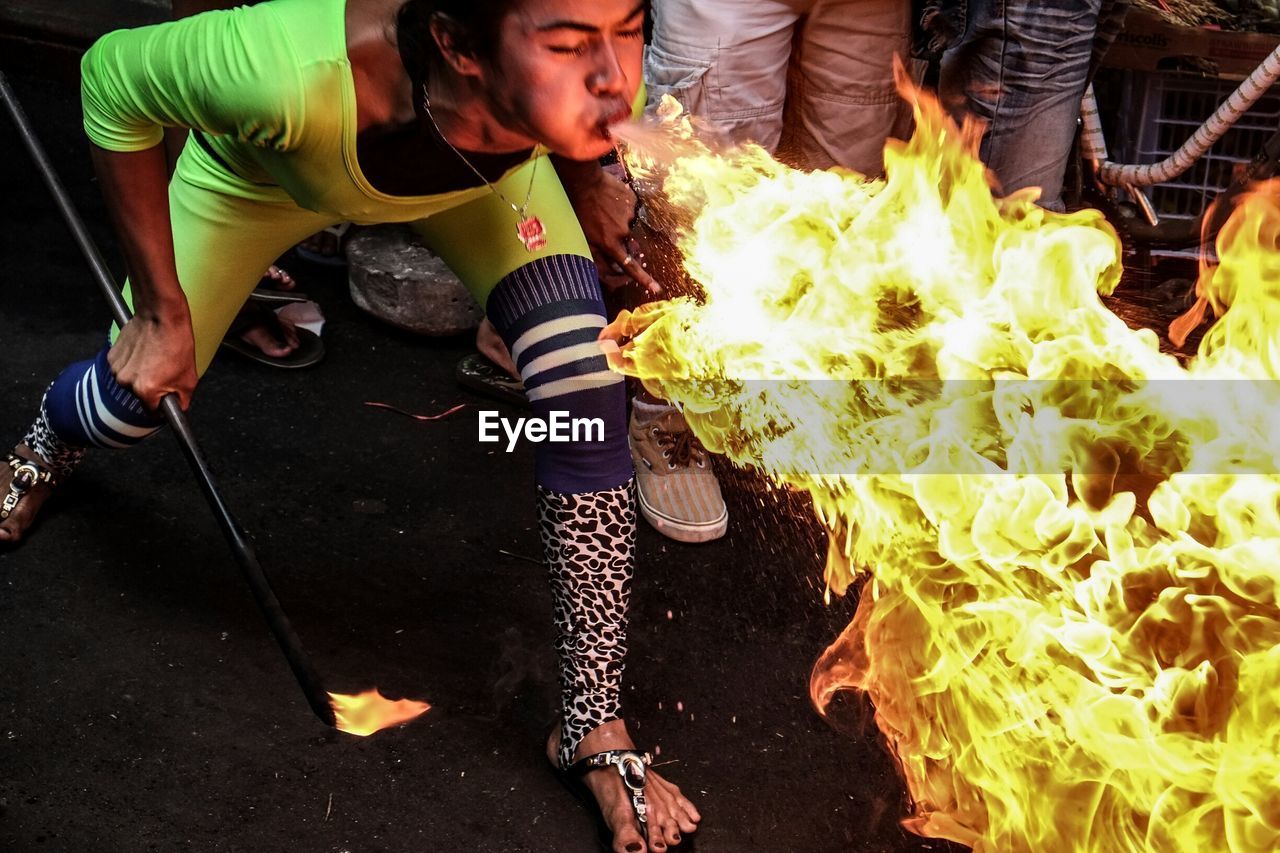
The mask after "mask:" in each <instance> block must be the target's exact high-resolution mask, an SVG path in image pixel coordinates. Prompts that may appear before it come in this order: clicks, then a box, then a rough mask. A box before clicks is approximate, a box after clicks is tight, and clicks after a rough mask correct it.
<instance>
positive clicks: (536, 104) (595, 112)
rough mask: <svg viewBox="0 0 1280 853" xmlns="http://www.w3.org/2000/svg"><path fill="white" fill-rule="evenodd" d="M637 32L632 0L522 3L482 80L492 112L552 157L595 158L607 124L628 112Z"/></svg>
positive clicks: (603, 147) (636, 73) (506, 23)
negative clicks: (484, 81) (545, 149)
mask: <svg viewBox="0 0 1280 853" xmlns="http://www.w3.org/2000/svg"><path fill="white" fill-rule="evenodd" d="M643 28H644V3H643V2H637V0H522V1H521V2H520V3H518V4H517V5H516V8H515V10H514V11H512V12H511V13H510V14H508V15H507V16H506V18H505V19H504V20H503V22H502V28H501V35H500V38H499V42H498V50H497V51H496V52H495V54H494V56H495V58H494V60H493V62H492V64H491V66H490V68H489V71H490V74H489V75H487V76H488V82H489V84H490V85H489V89H490V93H491V102H492V103H493V105H494V107H495V113H496V114H497V115H498V117H499V118H500V119H502V120H503V121H504V122H505V123H507V124H508V125H509V129H511V130H515V131H518V132H521V133H523V134H525V135H526V136H528V137H529V138H530V139H533V140H536V141H538V142H541V143H542V144H543V145H546V146H547V147H548V148H550V149H551V150H552V151H555V152H556V153H557V154H562V155H564V156H566V157H570V158H572V159H575V160H591V159H595V158H597V157H600V156H601V155H603V154H605V153H606V152H608V151H609V149H610V148H611V147H613V140H612V139H611V138H610V136H609V130H608V128H609V125H610V124H614V123H617V122H619V121H623V120H625V119H626V118H627V117H628V116H629V115H630V114H631V103H632V101H633V100H634V98H635V95H636V92H637V91H638V89H639V87H640V74H641V72H640V62H641V52H642V50H643V47H644V30H643Z"/></svg>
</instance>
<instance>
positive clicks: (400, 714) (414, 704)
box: [329, 688, 431, 737]
mask: <svg viewBox="0 0 1280 853" xmlns="http://www.w3.org/2000/svg"><path fill="white" fill-rule="evenodd" d="M329 700H330V702H331V703H332V705H333V714H334V717H335V719H336V721H337V722H336V723H335V726H336V727H337V729H338V731H343V732H347V733H348V734H353V735H360V736H361V737H365V736H368V735H371V734H373V733H374V732H380V731H382V730H383V729H388V728H391V727H392V726H398V725H400V724H401V723H407V722H409V721H410V720H413V719H416V718H417V717H419V716H420V715H422V714H425V713H426V712H427V711H429V710H430V709H431V706H430V705H428V704H427V703H426V702H418V701H415V700H413V699H388V698H387V697H385V696H383V695H382V694H381V693H379V692H378V690H377V688H374V689H373V690H366V691H365V692H363V693H357V694H355V695H347V694H343V693H330V694H329Z"/></svg>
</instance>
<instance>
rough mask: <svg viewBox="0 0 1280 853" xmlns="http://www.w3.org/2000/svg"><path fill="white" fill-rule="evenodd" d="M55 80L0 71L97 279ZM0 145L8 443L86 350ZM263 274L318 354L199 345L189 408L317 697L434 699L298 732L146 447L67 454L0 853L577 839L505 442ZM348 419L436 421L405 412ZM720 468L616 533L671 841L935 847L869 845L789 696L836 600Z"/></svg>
mask: <svg viewBox="0 0 1280 853" xmlns="http://www.w3.org/2000/svg"><path fill="white" fill-rule="evenodd" d="M73 59H74V57H73V56H69V55H63V56H61V57H53V58H50V57H48V56H45V55H44V54H36V55H32V54H29V53H26V52H17V51H14V52H10V53H9V55H8V56H7V57H0V67H3V68H4V70H6V71H7V72H8V73H9V74H10V77H11V82H12V83H13V85H14V88H15V90H16V91H17V94H18V96H19V98H20V100H21V101H22V103H23V105H24V106H25V107H26V109H27V111H28V112H29V114H30V115H31V118H32V121H33V123H34V125H35V127H36V130H37V132H38V134H39V135H40V137H41V138H42V140H43V142H44V144H45V146H46V147H47V149H48V151H49V154H50V156H51V157H52V159H53V160H54V162H55V165H56V167H57V168H58V169H59V171H60V172H61V175H62V177H63V180H64V181H65V182H66V184H67V186H68V188H69V190H70V192H71V194H72V196H73V197H74V199H75V201H76V203H77V205H78V207H79V209H80V211H81V213H82V215H83V216H84V218H85V219H86V220H87V221H88V223H89V225H90V228H91V230H92V231H93V233H94V235H95V236H96V238H97V239H98V240H99V241H100V244H101V246H102V247H103V249H104V251H105V252H106V254H107V256H108V257H109V258H110V259H111V260H112V261H113V262H115V259H116V257H117V255H116V252H115V247H114V244H113V242H112V238H111V234H110V229H109V227H108V225H107V221H106V216H105V213H104V210H103V207H102V204H101V201H100V199H99V197H98V194H97V189H96V187H95V185H94V183H93V180H92V175H91V170H90V167H89V161H88V156H87V143H86V142H85V140H84V138H83V135H82V133H81V131H80V127H79V110H78V93H77V87H76V83H75V79H74V63H73V61H71V60H73ZM0 125H2V126H0V164H3V165H2V166H0V194H2V195H0V197H2V198H3V199H4V202H5V203H4V204H3V206H0V246H2V247H3V253H2V257H3V260H4V266H3V272H2V273H0V275H2V276H3V279H2V280H3V282H4V286H3V289H2V290H0V293H2V294H3V297H2V298H3V307H2V308H0V434H3V435H5V436H8V437H9V438H7V439H6V441H9V440H16V439H17V438H18V437H19V436H20V435H21V433H22V431H23V430H24V429H25V427H26V425H27V424H28V423H29V421H30V419H31V416H32V415H33V413H34V407H35V406H36V404H37V402H38V400H39V397H40V394H41V391H42V390H43V388H44V386H45V385H46V384H47V383H48V382H49V381H50V379H52V378H53V377H54V376H55V375H56V374H57V373H58V372H59V371H60V370H61V369H62V368H63V367H64V366H65V365H67V364H68V363H70V362H72V361H74V360H79V359H82V358H86V357H89V356H90V355H92V354H93V353H94V352H95V351H96V350H97V349H98V347H99V346H100V345H101V343H102V341H103V336H104V333H105V331H106V327H107V311H106V307H105V303H104V302H103V300H102V298H101V297H100V296H99V295H98V292H97V290H96V285H95V284H94V283H93V281H92V279H91V277H90V275H89V273H88V269H87V267H86V266H85V265H84V263H83V261H82V260H81V258H80V256H79V254H78V252H77V250H76V248H75V246H74V244H73V243H72V241H71V239H70V237H69V235H68V234H67V232H66V231H65V229H64V227H63V226H62V224H61V222H60V220H59V219H58V217H57V214H56V211H55V209H54V207H53V205H52V203H51V201H50V199H49V197H48V195H47V193H46V191H45V190H44V188H43V186H42V185H41V184H40V183H39V179H38V176H37V175H36V173H35V170H34V168H33V167H32V166H31V165H30V162H29V161H28V159H27V158H26V155H25V153H24V152H22V151H21V150H20V147H19V144H18V141H17V137H16V135H15V134H14V133H13V132H12V130H11V127H10V126H9V125H8V123H7V121H5V122H0ZM116 266H117V269H118V263H117V264H116ZM289 269H290V270H291V272H293V273H294V275H295V276H296V277H297V278H298V279H299V280H300V282H301V283H302V285H303V287H304V289H305V290H306V291H307V292H309V293H311V294H312V295H313V296H315V298H316V299H317V300H318V301H319V302H320V303H321V304H322V306H323V308H324V311H325V313H326V315H327V317H328V325H327V327H326V329H325V332H324V339H325V342H326V345H327V348H328V356H327V358H326V360H325V361H324V362H323V363H322V364H321V365H319V366H318V367H316V368H314V369H311V370H306V371H298V372H286V371H279V370H272V369H270V368H266V367H261V366H259V365H256V364H253V363H250V362H247V361H243V360H239V359H237V358H236V357H235V356H233V355H230V354H227V355H220V356H219V358H218V359H217V361H216V362H215V363H214V365H213V368H212V369H211V371H210V372H209V374H208V375H207V376H206V377H205V379H204V381H203V382H202V383H201V386H200V389H199V391H198V393H197V396H196V402H195V404H194V406H193V408H192V410H191V413H190V415H191V421H192V423H193V426H194V429H195V432H196V434H197V436H198V437H199V439H200V441H201V443H202V445H203V448H204V450H205V452H206V454H207V456H208V457H209V459H210V461H211V463H212V465H213V468H214V470H215V473H216V475H217V479H218V482H219V484H220V486H221V488H222V490H223V492H224V494H225V497H226V498H227V500H228V502H229V503H230V505H231V507H232V508H233V510H234V512H235V513H236V514H237V516H238V517H239V519H240V521H241V523H242V524H243V525H244V527H245V528H247V529H248V531H250V533H251V534H252V536H253V539H254V542H255V545H256V548H257V550H258V554H259V557H260V558H261V561H262V563H263V565H264V566H265V567H266V570H267V572H268V574H269V575H270V577H271V579H272V582H273V584H274V586H275V589H276V591H277V593H278V594H279V597H280V599H281V601H282V602H283V603H284V606H285V609H286V610H287V611H288V613H289V615H290V616H291V618H292V620H293V623H294V627H295V628H296V630H297V632H298V634H299V635H300V636H301V637H302V640H303V642H304V644H305V645H306V647H307V649H308V651H309V652H310V654H311V657H312V658H313V660H314V663H315V665H316V667H317V669H318V670H319V671H320V673H321V674H322V675H323V676H324V677H325V679H326V681H327V686H328V688H329V689H330V690H334V691H337V692H344V693H354V692H357V691H359V690H363V689H366V688H368V687H371V686H373V685H377V686H378V687H380V688H381V689H382V690H383V691H384V692H386V693H387V694H389V695H392V696H411V697H414V698H419V699H425V700H427V701H429V702H431V703H432V705H433V708H432V710H431V711H430V712H428V713H427V714H426V715H425V716H424V717H422V718H421V719H419V720H417V721H415V722H413V723H412V724H409V725H407V726H404V727H402V728H398V729H393V730H389V731H385V732H382V733H380V734H377V735H375V736H373V737H371V738H367V739H362V738H357V737H354V736H350V735H345V734H340V733H336V732H333V731H330V730H327V729H326V728H324V727H323V726H322V725H320V724H319V723H318V722H317V720H316V719H315V718H314V717H313V716H312V714H311V712H310V711H309V710H308V708H307V706H306V704H305V702H304V700H303V698H302V695H301V693H300V692H299V690H298V688H297V686H296V684H295V683H294V681H293V679H292V676H291V675H290V673H289V670H288V669H287V667H286V665H285V662H284V659H283V657H282V656H281V654H280V653H279V651H278V650H277V648H276V646H275V644H274V642H273V641H272V639H271V637H270V636H269V634H268V633H267V630H266V628H265V625H264V623H263V621H262V619H261V618H260V616H259V614H258V612H257V610H256V607H255V605H254V602H253V600H252V598H251V596H250V595H249V592H248V589H247V587H246V585H245V584H244V582H243V581H242V579H241V578H240V576H239V573H238V570H237V568H236V566H235V563H234V561H233V559H232V557H231V553H230V551H229V549H228V546H227V545H226V542H225V541H224V539H223V538H222V536H221V534H220V533H219V531H218V529H217V527H216V525H215V523H214V520H213V517H212V515H211V513H210V511H209V510H208V508H207V506H206V504H205V502H204V500H203V498H202V497H201V495H200V493H199V491H198V489H197V487H196V485H195V482H194V480H193V478H192V475H191V474H190V473H189V471H188V468H187V466H186V464H185V462H184V460H183V459H182V457H181V455H180V453H179V451H178V448H177V446H176V443H175V441H174V439H173V438H172V436H169V435H165V434H162V435H159V436H157V437H155V438H153V439H152V440H150V441H148V442H147V443H145V444H144V445H142V446H140V447H138V448H135V449H133V450H131V451H129V452H128V453H127V454H123V453H109V452H98V453H93V454H91V455H90V456H89V457H88V459H87V460H86V462H85V463H84V465H83V467H82V468H81V470H80V472H79V473H78V474H77V476H76V477H75V478H74V479H73V480H71V481H70V482H68V483H67V484H66V485H65V486H64V487H62V488H60V489H59V490H58V493H57V494H56V496H55V498H54V499H53V500H52V501H51V502H50V504H49V505H48V506H47V508H46V512H45V513H44V517H43V518H42V520H41V521H40V523H39V525H38V526H37V528H36V529H35V530H34V531H33V535H32V536H31V538H30V539H29V541H27V542H26V543H25V544H23V545H21V546H20V547H18V548H17V549H13V550H10V551H5V552H0V649H3V653H2V654H0V850H3V851H9V853H27V851H62V850H65V851H78V853H79V852H80V851H88V852H89V853H96V851H103V853H116V852H117V851H121V852H122V853H127V851H151V850H156V851H177V850H193V851H252V852H253V853H271V851H297V853H312V851H315V853H339V851H350V853H366V851H368V852H369V853H373V851H441V850H477V851H520V850H539V851H544V850H555V851H578V850H582V851H587V850H593V849H595V848H596V844H597V841H596V834H595V828H594V822H593V819H592V816H591V815H590V814H589V813H588V812H587V811H586V810H585V809H583V808H582V807H581V806H580V805H579V804H578V803H577V801H575V800H574V799H573V798H572V797H571V796H570V795H569V794H568V793H566V792H565V790H564V789H563V788H562V787H561V786H560V784H559V782H558V780H557V779H556V778H555V776H554V775H553V774H552V773H551V772H550V771H549V769H548V765H547V763H546V760H545V757H544V755H543V741H544V739H545V735H546V733H547V730H548V727H549V725H550V723H551V721H552V715H553V711H552V709H553V695H554V677H555V667H554V659H553V654H552V652H551V648H550V641H551V624H550V597H549V593H548V591H547V588H546V585H545V582H544V578H543V570H542V569H541V567H540V566H538V565H536V564H535V562H536V561H537V560H538V558H539V545H538V541H537V531H536V528H535V519H534V512H533V493H532V454H531V451H530V448H529V446H528V445H527V444H525V445H522V446H520V447H519V448H518V449H517V451H516V452H515V453H512V454H507V453H503V452H502V451H501V450H496V451H495V450H494V449H493V445H481V444H479V443H478V442H477V440H476V411H477V409H478V408H499V409H502V407H501V406H500V405H498V404H493V403H489V402H487V401H484V400H482V399H480V398H477V397H475V396H473V395H471V394H470V393H468V392H465V391H463V390H461V389H459V388H458V387H457V386H456V385H455V383H454V379H453V370H454V364H455V362H456V361H457V360H458V358H459V357H461V356H462V355H464V354H466V353H467V352H469V351H470V341H469V340H467V339H449V340H428V339H423V338H418V337H414V336H410V335H406V334H402V333H399V332H396V331H395V330H392V329H390V328H388V327H386V326H385V325H382V324H380V323H379V322H378V321H376V320H374V319H372V318H370V317H367V316H366V315H364V314H362V313H361V312H360V311H359V310H358V309H356V308H355V307H354V306H353V305H352V303H351V301H350V298H349V297H348V295H347V293H346V282H345V275H344V273H343V272H341V271H334V270H329V269H319V268H315V267H311V266H307V265H305V264H302V263H300V262H297V261H292V262H290V263H289ZM370 400H373V401H381V402H386V403H391V404H393V405H396V406H400V407H402V408H405V409H409V410H413V411H418V412H427V413H431V412H439V411H442V410H444V409H447V408H449V407H451V406H453V405H455V404H457V403H467V404H468V408H467V409H465V410H463V411H462V412H460V413H459V414H456V415H453V416H451V417H449V418H447V419H444V420H441V421H437V422H430V423H421V422H417V421H414V420H410V419H408V418H404V417H401V416H398V415H395V414H392V413H388V412H386V411H380V410H376V409H372V408H369V407H366V406H365V405H364V403H365V401H370ZM506 413H507V414H514V412H512V411H510V410H506ZM725 474H726V477H725V483H726V496H727V499H728V501H729V504H730V512H731V514H732V515H731V523H730V528H729V534H728V535H727V536H726V537H725V538H724V539H723V540H721V541H718V542H715V543H711V544H706V545H701V546H683V545H679V544H677V543H673V542H670V541H668V540H666V539H664V538H663V537H661V536H660V535H658V534H657V533H655V532H654V531H653V530H651V529H650V528H648V526H647V525H644V524H642V525H641V528H642V529H641V533H640V543H639V554H638V566H639V568H638V571H637V576H636V585H635V592H634V598H633V605H632V614H633V615H632V631H631V638H632V640H631V646H632V647H631V654H630V658H629V666H628V672H627V679H626V704H627V716H628V719H629V720H630V721H631V725H632V729H633V733H634V734H635V736H636V737H637V739H638V741H639V742H640V744H642V745H643V746H644V747H646V748H649V749H657V750H660V754H659V756H658V761H659V762H660V763H663V768H662V769H663V771H664V772H665V773H666V774H667V775H668V776H669V778H671V779H672V780H673V781H675V782H676V783H677V784H679V785H681V786H682V787H683V788H684V789H685V790H686V792H688V793H690V794H691V796H692V797H693V798H694V799H695V801H696V802H697V804H698V806H699V808H700V809H701V810H702V813H703V815H704V818H705V819H704V823H703V826H702V830H701V831H700V832H699V833H698V836H697V848H698V849H700V850H702V851H744V850H761V851H814V853H818V851H837V850H839V851H847V850H865V851H891V850H892V851H898V850H941V849H947V848H948V845H946V844H944V843H941V842H937V841H929V840H926V839H920V838H917V837H915V836H913V835H911V834H909V833H907V832H905V831H904V830H903V829H902V828H901V827H900V825H899V821H900V819H901V818H902V816H903V814H904V813H905V809H906V805H907V803H906V795H905V789H904V786H903V785H902V783H901V781H900V780H899V778H898V776H897V775H896V773H895V770H894V766H893V763H892V761H891V759H890V758H889V756H888V754H887V753H886V751H885V748H884V746H883V743H882V741H881V740H880V739H879V736H878V734H877V733H876V732H875V730H874V726H872V725H870V724H869V723H868V720H867V717H866V714H865V711H866V708H865V707H864V706H862V705H861V703H860V701H858V700H851V701H849V702H847V703H844V704H843V705H842V707H841V708H840V709H839V711H838V714H837V715H836V719H835V720H834V724H833V723H829V722H828V721H824V720H823V719H822V718H820V717H819V716H818V715H817V714H816V713H815V712H814V710H813V709H812V707H811V706H810V704H809V701H808V698H807V693H806V690H807V678H808V672H809V668H810V666H811V665H812V662H813V661H814V659H815V658H816V657H817V655H818V654H819V653H820V652H821V651H822V649H823V648H824V647H825V645H826V643H827V642H828V641H829V640H830V639H832V638H833V637H834V636H835V635H836V634H837V632H838V631H839V629H840V628H841V627H842V626H843V625H844V624H845V623H846V622H847V620H848V619H849V617H850V615H851V614H852V611H853V604H854V602H852V601H849V600H837V601H835V602H833V603H832V604H830V605H825V604H824V603H823V595H822V584H821V580H820V575H821V568H822V555H823V553H824V551H825V542H824V540H823V536H822V534H821V532H820V531H819V530H818V529H817V528H816V526H815V524H814V523H813V521H812V520H811V518H810V517H809V514H808V512H807V510H806V507H805V506H804V504H803V502H802V501H800V500H798V499H795V498H793V497H783V496H779V495H777V494H776V493H768V492H765V491H763V490H762V489H761V488H760V486H759V484H758V483H756V482H754V481H753V480H751V478H749V477H747V476H745V475H741V474H737V473H734V472H725ZM503 552H507V554H513V555H518V556H514V557H513V556H508V555H507V554H504V553H503ZM522 558H523V559H522ZM957 849H958V848H957Z"/></svg>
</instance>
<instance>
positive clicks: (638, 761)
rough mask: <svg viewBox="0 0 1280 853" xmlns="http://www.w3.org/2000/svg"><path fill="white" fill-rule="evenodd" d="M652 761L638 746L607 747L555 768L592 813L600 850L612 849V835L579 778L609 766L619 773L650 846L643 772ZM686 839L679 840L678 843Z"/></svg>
mask: <svg viewBox="0 0 1280 853" xmlns="http://www.w3.org/2000/svg"><path fill="white" fill-rule="evenodd" d="M652 763H653V757H652V756H650V755H649V753H647V752H641V751H640V750H638V749H610V750H607V751H605V752H597V753H596V754H595V755H588V756H587V757H586V758H580V759H578V760H577V761H575V762H574V763H573V764H570V765H569V766H568V767H567V768H565V769H563V770H557V771H556V776H557V777H559V779H560V781H561V782H563V783H564V786H565V787H566V788H568V789H569V790H570V791H571V792H572V793H573V795H574V796H575V797H577V798H578V799H579V800H580V801H581V802H582V804H583V805H584V806H586V807H587V808H588V809H590V810H591V811H592V813H593V814H594V815H595V818H596V831H597V832H598V833H599V836H600V846H601V848H602V849H604V850H606V851H612V850H613V834H612V833H611V832H610V831H609V825H608V824H606V823H605V821H604V814H603V813H601V811H600V804H599V803H597V802H596V798H595V797H594V796H592V794H591V789H590V788H588V787H587V784H586V782H584V781H582V777H584V776H586V775H587V774H588V773H592V772H594V771H596V770H604V769H606V768H609V767H612V768H614V769H616V770H617V771H618V775H619V776H621V777H622V786H623V787H624V788H626V789H627V794H628V795H629V797H630V800H631V811H632V812H633V813H634V814H635V817H636V824H637V825H638V826H639V827H640V837H641V838H643V839H644V843H645V846H646V847H647V846H648V845H649V804H648V803H647V802H646V801H645V796H644V783H645V774H646V772H647V771H648V768H649V765H650V764H652ZM685 840H686V839H681V842H682V845H681V846H683V843H684V841H685Z"/></svg>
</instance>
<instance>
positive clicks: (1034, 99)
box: [939, 0, 1129, 210]
mask: <svg viewBox="0 0 1280 853" xmlns="http://www.w3.org/2000/svg"><path fill="white" fill-rule="evenodd" d="M939 5H940V6H943V7H944V9H943V15H945V17H946V20H947V22H948V24H949V25H951V26H952V27H953V28H954V37H953V38H952V39H950V40H949V43H948V44H947V45H946V50H945V52H944V53H943V54H942V62H941V76H940V79H939V90H940V94H941V97H942V102H943V104H945V105H946V106H947V108H948V109H949V110H950V111H951V112H952V114H953V115H955V116H956V117H957V118H959V117H960V116H961V115H965V114H967V115H972V116H976V117H977V118H979V119H981V120H982V121H984V122H985V123H986V125H987V132H986V135H985V136H984V137H983V140H982V149H981V156H982V161H983V162H984V163H986V164H987V167H988V168H989V169H991V170H992V171H993V172H994V173H995V175H996V178H997V179H998V180H999V182H1000V188H1001V190H1002V191H1003V192H1005V193H1010V192H1013V191H1014V190H1018V189H1022V188H1024V187H1040V189H1041V195H1040V204H1041V205H1042V206H1044V207H1047V208H1050V209H1053V210H1062V209H1063V205H1062V180H1063V174H1064V172H1065V171H1066V165H1067V158H1068V157H1069V156H1070V154H1071V146H1072V142H1073V141H1074V139H1075V132H1076V119H1077V117H1078V116H1079V115H1080V99H1081V97H1083V95H1084V90H1085V86H1086V84H1087V83H1088V80H1089V77H1090V74H1091V73H1092V70H1093V68H1094V67H1095V66H1096V61H1097V59H1099V58H1100V57H1101V54H1102V53H1103V52H1105V49H1106V47H1107V46H1109V45H1110V43H1111V40H1112V39H1114V38H1115V35H1116V33H1118V32H1119V26H1120V22H1121V21H1122V20H1123V16H1124V12H1125V11H1126V10H1127V8H1128V5H1129V0H967V2H966V0H960V2H956V0H951V2H946V0H944V2H943V3H941V4H939Z"/></svg>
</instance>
